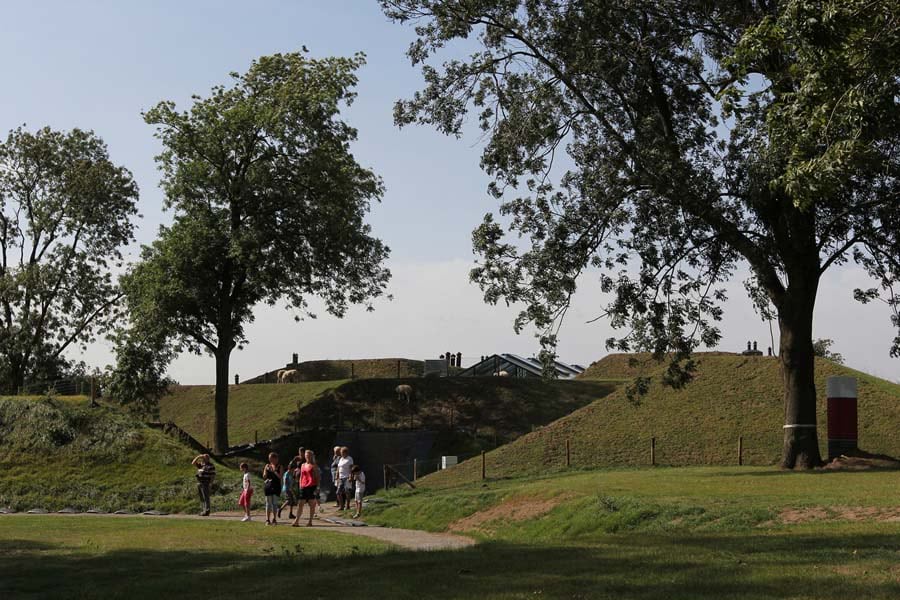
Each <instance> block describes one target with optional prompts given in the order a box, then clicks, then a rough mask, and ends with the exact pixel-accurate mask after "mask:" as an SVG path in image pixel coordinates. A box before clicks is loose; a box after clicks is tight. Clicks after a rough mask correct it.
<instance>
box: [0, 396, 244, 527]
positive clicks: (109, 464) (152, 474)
mask: <svg viewBox="0 0 900 600" xmlns="http://www.w3.org/2000/svg"><path fill="white" fill-rule="evenodd" d="M194 456H195V452H194V451H192V450H191V449H190V448H189V447H188V446H186V445H184V444H182V443H181V442H179V441H177V440H175V439H173V438H171V437H169V436H168V435H166V434H164V433H163V432H161V431H158V430H155V429H151V428H149V427H147V426H146V425H144V424H143V423H141V422H140V421H139V420H137V419H135V418H133V417H131V416H130V415H128V414H126V413H124V412H122V411H120V410H117V409H115V408H110V407H103V406H101V407H97V408H90V407H88V405H87V402H86V400H84V399H77V398H76V399H73V400H63V399H46V398H45V399H21V398H0V472H2V473H3V476H2V483H3V485H2V486H0V507H6V506H9V507H13V508H15V509H16V510H20V511H21V510H30V509H32V508H44V509H47V510H59V509H62V508H65V507H72V508H75V509H79V510H89V509H100V510H104V511H115V510H120V509H125V510H130V511H144V510H150V509H156V510H164V511H168V512H195V511H197V510H198V509H199V503H198V500H197V490H196V484H195V482H194V479H193V474H194V470H193V468H192V467H191V466H190V462H191V459H192V458H193V457H194ZM217 471H218V475H217V481H216V483H215V484H214V487H213V492H214V494H215V499H214V507H216V508H219V509H221V508H226V507H227V508H233V507H234V504H235V502H236V500H235V498H236V497H237V496H236V494H237V487H238V484H239V483H240V474H239V473H237V472H235V471H232V470H230V469H227V468H226V467H224V466H223V465H218V466H217Z"/></svg>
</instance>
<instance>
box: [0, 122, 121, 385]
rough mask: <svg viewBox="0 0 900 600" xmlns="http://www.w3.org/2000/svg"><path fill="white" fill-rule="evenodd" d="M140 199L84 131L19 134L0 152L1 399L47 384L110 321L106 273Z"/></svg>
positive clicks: (113, 313) (112, 295) (113, 290)
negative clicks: (68, 354) (32, 383)
mask: <svg viewBox="0 0 900 600" xmlns="http://www.w3.org/2000/svg"><path fill="white" fill-rule="evenodd" d="M137 197H138V189H137V185H136V184H135V182H134V180H133V179H132V176H131V173H130V172H129V171H128V170H127V169H125V168H124V167H120V166H116V165H114V164H113V163H112V162H111V161H110V159H109V155H108V153H107V149H106V145H105V144H104V143H103V141H102V140H101V139H100V138H99V137H97V136H96V135H95V134H94V133H92V132H90V131H81V130H80V129H73V130H72V131H70V132H68V133H64V132H59V131H53V130H51V129H49V128H44V129H40V130H38V131H36V132H34V133H32V132H29V131H26V130H25V129H23V128H18V129H16V130H14V131H11V132H10V133H9V136H8V137H7V138H6V141H5V142H0V390H2V391H4V392H6V393H15V392H16V391H17V390H18V389H19V388H21V387H22V385H23V384H24V382H25V381H26V380H28V379H43V378H53V377H55V374H56V373H59V372H61V371H62V370H64V369H65V368H66V365H67V363H66V361H65V359H64V357H63V353H64V352H65V351H66V350H67V349H69V348H72V347H79V346H81V347H83V346H84V345H86V344H87V343H89V342H91V341H93V340H94V339H95V337H96V336H97V335H98V334H100V333H102V332H104V331H106V330H108V328H109V327H110V324H111V323H112V322H113V321H114V320H115V319H116V318H117V306H118V302H119V300H120V298H121V293H120V291H119V289H118V287H117V286H116V284H115V282H114V281H113V279H112V275H111V273H110V269H112V268H114V267H119V266H121V264H122V254H121V248H122V246H124V245H126V244H128V243H129V242H131V241H132V240H133V235H132V229H133V227H132V217H133V216H134V215H135V214H136V213H137V209H136V207H135V203H136V201H137Z"/></svg>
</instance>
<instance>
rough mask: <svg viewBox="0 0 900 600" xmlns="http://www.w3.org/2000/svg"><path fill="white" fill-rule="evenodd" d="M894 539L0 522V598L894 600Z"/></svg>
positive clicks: (801, 529) (824, 528) (873, 535)
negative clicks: (398, 541) (396, 544)
mask: <svg viewBox="0 0 900 600" xmlns="http://www.w3.org/2000/svg"><path fill="white" fill-rule="evenodd" d="M898 534H900V524H897V523H891V524H883V525H877V526H876V525H875V524H871V523H831V524H827V525H822V524H818V525H801V526H793V527H783V528H775V529H766V530H742V531H731V532H727V531H720V532H706V533H703V532H690V531H683V532H680V533H675V534H671V533H670V534H662V533H652V532H640V531H638V532H635V531H632V532H627V533H616V534H607V535H603V536H600V537H597V538H595V539H591V540H587V539H582V540H567V541H547V540H541V539H532V540H530V541H518V542H514V541H510V540H493V541H487V542H484V543H482V544H479V545H478V546H475V547H471V548H467V549H463V550H455V551H439V552H419V553H415V552H408V551H396V550H388V549H387V548H385V547H384V546H383V545H381V544H379V543H377V542H373V541H370V540H368V539H365V538H356V537H351V536H349V535H345V534H337V533H334V534H332V533H329V532H324V531H315V530H313V531H306V530H302V529H301V530H296V529H291V528H287V527H284V528H266V527H264V526H262V525H260V524H259V523H254V524H249V525H248V524H244V523H222V522H212V521H209V522H204V521H171V520H152V519H143V520H140V519H102V518H90V517H65V518H58V517H0V597H3V598H16V599H17V598H44V597H53V598H104V599H105V598H128V599H129V600H139V599H142V598H154V599H155V598H162V597H164V598H167V599H173V598H196V597H208V598H237V599H244V598H259V597H271V596H272V595H273V594H288V595H292V594H298V595H300V596H302V597H303V598H309V599H317V598H334V597H339V596H341V595H344V594H350V593H352V591H351V592H347V591H346V590H348V589H350V588H352V589H353V590H359V592H360V594H364V596H365V597H366V598H386V599H387V598H390V599H400V600H404V599H410V600H421V599H422V598H436V599H448V600H449V599H462V598H478V599H484V600H493V599H524V598H529V599H533V598H577V599H588V598H590V599H593V598H600V599H602V598H637V599H648V600H649V599H653V600H657V599H659V600H661V599H670V598H672V599H680V598H684V599H697V598H700V599H710V600H712V599H721V598H741V599H748V600H749V599H753V600H757V599H758V600H762V599H766V598H809V599H821V600H831V599H834V600H838V599H845V598H866V599H870V598H871V599H875V598H885V599H887V598H896V597H897V595H898V593H900V585H898V581H897V580H898V567H897V563H898V556H900V535H898ZM340 590H344V591H340Z"/></svg>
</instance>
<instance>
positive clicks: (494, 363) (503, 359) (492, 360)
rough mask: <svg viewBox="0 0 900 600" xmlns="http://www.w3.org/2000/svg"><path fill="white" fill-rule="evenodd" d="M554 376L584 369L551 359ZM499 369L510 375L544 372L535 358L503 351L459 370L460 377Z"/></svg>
mask: <svg viewBox="0 0 900 600" xmlns="http://www.w3.org/2000/svg"><path fill="white" fill-rule="evenodd" d="M553 364H554V368H555V370H556V376H557V377H558V378H560V379H571V378H572V377H575V376H576V375H579V374H580V373H581V372H583V371H584V368H582V367H579V366H577V365H569V364H566V363H564V362H560V361H558V360H557V361H553ZM500 371H506V372H507V373H509V375H510V376H511V377H541V376H543V374H544V366H543V365H542V364H541V361H540V360H538V359H536V358H522V357H521V356H518V355H516V354H511V353H503V354H492V355H490V356H487V357H485V359H484V360H482V361H481V362H478V363H476V364H474V365H472V366H471V367H469V368H467V369H465V370H463V371H462V372H460V374H459V376H460V377H481V376H490V375H494V374H495V373H498V372H500Z"/></svg>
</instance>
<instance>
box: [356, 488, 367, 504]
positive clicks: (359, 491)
mask: <svg viewBox="0 0 900 600" xmlns="http://www.w3.org/2000/svg"><path fill="white" fill-rule="evenodd" d="M365 495H366V488H356V496H355V497H356V501H357V502H362V500H363V496H365Z"/></svg>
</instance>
